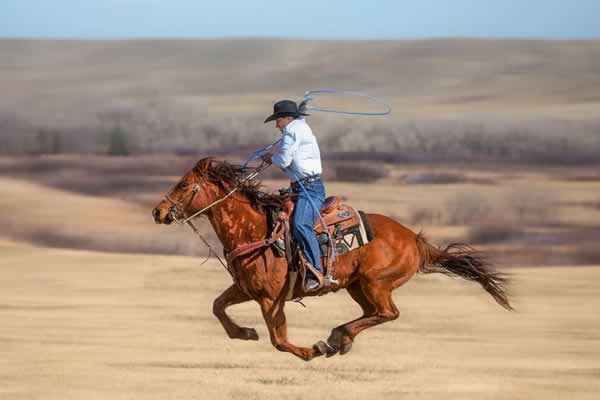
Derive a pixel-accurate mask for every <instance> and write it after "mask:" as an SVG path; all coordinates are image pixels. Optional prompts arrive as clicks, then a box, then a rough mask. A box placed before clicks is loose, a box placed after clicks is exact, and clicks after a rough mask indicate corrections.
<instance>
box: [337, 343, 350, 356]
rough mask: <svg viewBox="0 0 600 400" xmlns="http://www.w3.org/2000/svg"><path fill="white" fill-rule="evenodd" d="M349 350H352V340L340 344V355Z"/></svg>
mask: <svg viewBox="0 0 600 400" xmlns="http://www.w3.org/2000/svg"><path fill="white" fill-rule="evenodd" d="M350 350H352V342H348V343H346V344H343V345H342V348H341V349H340V355H342V356H343V355H344V354H346V353H347V352H349V351H350Z"/></svg>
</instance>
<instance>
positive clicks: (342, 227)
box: [271, 196, 373, 300]
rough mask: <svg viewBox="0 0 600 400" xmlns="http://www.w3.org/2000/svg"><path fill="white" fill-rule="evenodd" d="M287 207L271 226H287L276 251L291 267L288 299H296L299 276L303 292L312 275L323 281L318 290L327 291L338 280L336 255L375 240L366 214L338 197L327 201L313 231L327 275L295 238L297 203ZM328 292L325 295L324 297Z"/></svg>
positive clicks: (272, 220) (272, 215) (290, 203)
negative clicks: (293, 224) (308, 258)
mask: <svg viewBox="0 0 600 400" xmlns="http://www.w3.org/2000/svg"><path fill="white" fill-rule="evenodd" d="M284 204H285V206H284V207H283V208H282V209H281V210H279V212H278V214H277V215H275V214H274V213H273V211H277V210H273V211H272V212H271V224H272V226H273V227H274V228H275V227H276V226H277V221H279V223H281V224H283V225H284V227H285V229H284V231H285V234H284V237H283V238H281V239H279V240H276V241H275V242H274V247H275V249H276V252H277V253H278V255H279V256H280V257H284V256H285V257H286V258H287V260H288V266H289V281H290V282H289V286H288V287H289V290H288V294H287V299H288V300H291V298H292V297H293V292H294V288H295V286H296V280H297V277H298V276H300V277H301V282H302V288H303V291H305V290H304V288H305V283H306V278H307V275H308V272H310V273H312V275H313V276H314V277H315V278H316V279H317V280H318V281H319V287H318V289H317V291H318V290H321V289H327V288H328V287H329V286H330V285H331V283H336V281H335V279H334V268H335V256H339V255H342V254H345V253H347V252H349V251H351V250H354V249H356V248H358V247H360V246H363V245H365V244H366V243H368V242H369V241H370V240H372V239H373V235H372V231H371V229H370V226H369V224H368V220H367V217H366V215H365V214H364V213H363V212H361V211H358V210H356V209H354V208H353V207H351V206H349V205H347V204H344V203H342V200H341V199H340V198H339V197H337V196H331V197H328V198H326V199H325V201H324V202H323V206H322V207H321V210H320V213H321V218H319V219H318V220H317V222H316V223H315V226H314V228H313V230H314V233H315V235H316V237H317V240H318V242H319V246H320V250H321V257H322V258H321V260H322V263H321V264H322V266H323V271H324V274H321V273H320V272H319V271H318V270H316V269H315V267H314V266H313V265H312V264H311V263H310V262H308V260H306V258H305V257H304V253H303V252H302V251H301V249H300V247H299V245H298V244H297V243H296V242H295V241H294V240H293V237H292V235H291V226H290V225H291V224H290V220H291V216H292V213H293V209H294V205H295V203H294V202H293V201H291V200H289V202H286V203H284ZM325 292H326V291H324V292H323V294H324V293H325Z"/></svg>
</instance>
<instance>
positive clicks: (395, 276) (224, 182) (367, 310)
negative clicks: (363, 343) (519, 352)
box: [153, 158, 512, 361]
mask: <svg viewBox="0 0 600 400" xmlns="http://www.w3.org/2000/svg"><path fill="white" fill-rule="evenodd" d="M249 171H251V170H250V169H248V168H244V167H240V166H236V165H231V164H229V163H226V162H223V161H216V160H214V159H211V158H207V159H202V160H200V161H199V162H198V163H197V164H196V166H195V167H194V168H193V169H192V170H191V171H189V172H188V173H187V174H185V175H184V176H183V177H182V178H181V180H180V181H179V183H177V185H175V187H174V188H173V189H172V190H171V192H169V194H168V195H167V196H165V198H163V200H162V201H161V202H160V203H159V204H158V205H157V206H156V208H155V209H154V210H153V216H154V220H155V222H156V223H164V224H170V223H171V222H173V219H174V218H177V219H184V218H185V217H187V216H191V215H193V214H194V213H196V212H198V211H202V210H203V209H206V210H205V211H203V212H202V214H205V215H206V216H207V217H208V219H209V220H210V223H211V225H212V227H213V228H214V230H215V232H216V235H217V236H218V238H219V240H220V242H221V243H222V245H223V247H224V250H225V251H226V252H231V251H232V250H234V249H235V248H237V247H239V246H241V245H244V244H248V243H252V242H256V241H260V240H263V239H265V238H266V237H267V233H268V229H269V227H268V226H267V225H268V224H267V217H266V213H265V207H266V206H267V205H268V204H277V203H278V202H281V199H280V198H279V197H278V196H272V195H268V194H266V193H263V192H261V191H260V186H259V185H260V182H258V181H257V180H245V179H243V178H244V176H245V174H246V173H248V172H249ZM234 189H235V190H234ZM367 216H368V221H369V223H370V225H371V227H372V231H373V234H374V238H373V240H372V241H370V242H369V243H367V244H366V245H365V246H362V247H360V248H358V249H355V250H352V251H350V252H348V253H346V254H344V255H341V256H338V257H337V258H336V260H335V276H334V278H335V279H337V282H338V283H336V284H334V285H333V286H332V287H331V290H333V291H336V290H339V289H342V288H345V289H346V290H347V291H348V293H349V294H350V297H352V299H354V301H356V302H357V303H358V304H359V305H360V307H361V308H362V311H363V314H362V316H360V317H359V318H356V319H354V320H352V321H350V322H347V323H345V324H343V325H340V326H338V327H336V328H334V329H333V330H332V332H331V335H330V336H329V338H328V339H327V341H326V342H324V341H320V342H318V343H316V344H315V345H314V346H312V347H298V346H295V345H293V344H292V343H290V342H289V340H288V335H287V324H286V316H285V313H284V307H285V302H286V300H285V298H286V293H287V289H288V288H287V287H288V284H289V283H288V279H287V277H288V266H287V261H286V258H285V257H277V256H276V254H275V253H274V249H273V248H272V247H271V246H266V247H262V248H260V249H257V250H256V251H254V252H252V253H250V254H246V255H244V256H242V257H239V258H237V259H235V260H234V261H233V262H232V265H229V266H228V268H230V271H231V272H232V276H233V277H234V284H233V285H231V286H230V287H229V288H228V289H227V290H225V292H223V294H221V295H220V296H219V297H218V298H217V299H216V300H215V301H214V305H213V312H214V314H215V316H216V317H217V318H218V319H219V321H220V322H221V324H222V325H223V328H225V331H226V332H227V335H229V337H230V338H232V339H241V340H258V335H257V333H256V331H255V330H254V329H252V328H246V327H240V326H239V325H237V324H236V323H235V322H234V321H233V320H232V319H231V318H230V317H229V316H228V315H227V313H226V312H225V309H226V308H227V307H229V306H232V305H234V304H239V303H243V302H246V301H249V300H254V301H256V302H257V303H258V304H259V305H260V308H261V311H262V315H263V317H264V320H265V322H266V325H267V328H268V331H269V335H270V337H271V343H272V344H273V346H275V348H277V349H278V350H280V351H285V352H290V353H292V354H294V355H296V356H298V357H300V358H301V359H303V360H306V361H308V360H311V359H313V358H314V357H318V356H321V355H326V356H332V355H334V354H336V353H339V354H345V353H347V352H348V351H349V350H350V349H351V347H352V343H353V342H354V340H355V338H356V335H358V334H359V333H360V332H362V331H363V330H365V329H367V328H370V327H372V326H375V325H379V324H381V323H384V322H388V321H392V320H394V319H396V318H398V315H399V312H398V309H397V308H396V305H395V304H394V302H393V300H392V290H394V289H396V288H397V287H399V286H401V285H402V284H404V283H405V282H406V281H408V280H409V279H410V278H411V277H412V276H413V275H414V274H415V273H416V272H423V273H431V272H440V273H443V274H447V275H451V276H458V277H462V278H465V279H468V280H471V281H475V282H477V283H479V284H480V285H481V286H482V287H483V289H484V290H485V291H487V292H488V293H489V294H490V295H491V296H492V297H493V298H494V300H496V301H497V302H498V303H499V304H500V305H501V306H502V307H504V308H506V309H508V310H511V309H512V308H511V305H510V303H509V300H508V297H507V294H506V285H507V280H506V278H505V277H504V276H503V275H502V274H500V273H497V272H493V271H492V270H491V269H490V267H489V265H488V264H487V263H486V262H485V261H484V260H483V259H482V258H481V257H480V256H479V255H478V254H477V253H475V252H474V251H473V250H472V249H471V248H470V247H468V246H466V245H462V244H454V245H450V246H448V247H446V248H445V249H438V248H437V247H434V246H432V245H430V244H429V243H428V242H427V241H426V240H425V239H424V237H423V236H422V235H421V234H415V233H414V232H412V231H411V230H410V229H408V228H406V227H404V226H403V225H401V224H399V223H398V222H396V221H394V220H393V219H391V218H389V217H386V216H383V215H379V214H367ZM301 290H302V289H301V287H300V285H296V288H295V292H294V293H295V294H296V295H298V296H306V295H305V294H304V293H302V291H301Z"/></svg>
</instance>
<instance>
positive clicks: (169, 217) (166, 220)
mask: <svg viewBox="0 0 600 400" xmlns="http://www.w3.org/2000/svg"><path fill="white" fill-rule="evenodd" d="M152 217H153V218H154V222H156V223H157V224H166V225H169V224H171V223H172V222H173V220H174V219H173V210H169V211H168V212H167V213H166V214H165V216H164V217H163V216H162V211H161V209H160V208H155V209H154V210H152Z"/></svg>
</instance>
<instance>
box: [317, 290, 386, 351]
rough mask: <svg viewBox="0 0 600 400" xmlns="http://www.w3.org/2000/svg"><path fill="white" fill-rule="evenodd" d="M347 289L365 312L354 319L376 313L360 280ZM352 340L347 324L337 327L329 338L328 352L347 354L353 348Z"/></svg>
mask: <svg viewBox="0 0 600 400" xmlns="http://www.w3.org/2000/svg"><path fill="white" fill-rule="evenodd" d="M346 291H347V292H348V293H349V294H350V296H351V297H352V299H353V300H354V301H356V302H357V303H358V305H359V306H360V308H361V309H362V312H363V315H362V316H361V317H360V318H357V319H355V320H354V321H358V320H359V319H362V318H366V317H369V316H371V315H373V314H374V313H375V311H376V309H375V306H374V305H373V304H372V303H371V302H370V301H369V299H368V298H367V296H365V294H364V293H363V290H362V288H361V287H360V282H359V281H354V282H352V283H351V284H350V285H348V287H346ZM354 321H352V322H354ZM346 325H347V324H346ZM352 342H353V338H352V337H351V336H350V335H349V333H348V332H347V331H346V329H345V325H341V326H338V327H337V328H334V329H333V330H332V331H331V335H330V336H329V338H328V339H327V344H328V345H329V347H330V348H331V349H330V351H329V352H328V355H330V356H331V355H333V354H335V353H337V352H338V351H339V353H340V354H346V353H347V352H349V351H350V349H351V348H352Z"/></svg>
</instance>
